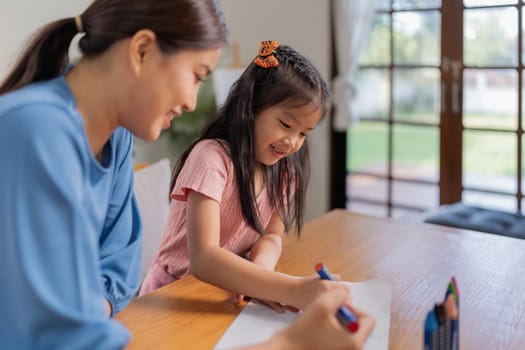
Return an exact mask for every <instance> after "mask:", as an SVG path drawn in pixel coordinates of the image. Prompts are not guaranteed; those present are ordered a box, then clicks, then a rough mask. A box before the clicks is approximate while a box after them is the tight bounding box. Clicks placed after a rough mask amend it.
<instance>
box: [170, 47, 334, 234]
mask: <svg viewBox="0 0 525 350" xmlns="http://www.w3.org/2000/svg"><path fill="white" fill-rule="evenodd" d="M274 55H275V57H276V58H277V60H278V61H279V66H278V67H275V68H262V67H259V66H258V65H255V64H254V63H251V64H250V65H249V66H248V67H247V68H246V70H245V71H244V72H243V74H242V75H241V76H240V78H239V79H238V80H237V81H236V82H235V83H234V84H233V86H232V88H231V89H230V92H229V95H228V97H227V99H226V102H225V103H224V104H223V105H222V106H220V107H219V109H218V110H217V112H216V114H215V116H214V117H213V118H212V119H211V122H210V123H209V124H208V126H207V127H206V128H205V129H204V131H203V133H202V135H201V137H200V138H199V139H198V140H197V141H195V142H194V143H193V144H192V145H191V146H190V147H189V148H188V149H186V150H185V151H184V153H183V154H182V155H181V156H180V158H179V160H178V162H177V164H176V165H175V167H174V168H173V172H172V179H171V186H170V193H171V191H173V188H174V187H175V183H176V181H177V177H178V175H179V173H180V171H181V170H182V168H183V166H184V163H185V162H186V159H187V158H188V156H189V154H190V153H191V151H192V149H193V147H194V146H195V145H196V144H197V143H198V142H199V141H201V140H204V139H217V141H218V142H219V143H220V144H221V145H222V146H223V147H224V149H225V150H226V152H227V153H228V154H229V155H230V157H231V159H232V162H233V165H234V169H235V181H236V183H237V187H238V192H239V200H240V203H241V208H242V214H243V217H244V219H245V220H246V222H247V223H248V224H249V225H250V226H251V227H253V228H254V229H255V230H256V231H257V232H259V233H260V234H263V233H264V228H263V227H262V225H261V222H260V220H259V215H258V210H257V206H256V194H255V187H254V174H255V169H256V168H257V167H258V166H260V165H259V164H258V163H257V160H256V159H255V143H254V138H255V130H254V125H255V123H254V120H255V118H256V116H257V115H258V114H259V113H260V112H261V111H262V110H263V109H266V108H268V107H271V106H276V105H287V106H291V107H300V106H303V105H306V104H308V103H312V102H313V103H315V104H317V106H318V107H319V108H321V109H322V112H323V113H322V114H323V116H324V115H325V112H326V110H327V106H328V99H329V92H328V88H327V85H326V83H325V82H324V80H323V79H322V77H321V75H320V74H319V72H318V71H317V69H316V68H315V67H314V66H313V64H312V63H311V62H310V61H309V60H308V59H307V58H305V57H304V56H302V55H301V54H299V53H298V52H297V51H295V50H294V49H292V48H291V47H289V46H286V45H280V46H279V47H278V48H277V49H276V50H275V53H274ZM263 169H264V172H263V176H264V182H265V185H266V189H267V191H268V195H269V198H270V202H271V205H272V206H273V207H275V208H277V210H278V213H279V216H280V217H281V219H282V220H283V222H284V225H285V231H286V232H289V231H290V229H291V228H292V226H293V225H294V224H295V228H296V230H297V233H298V234H300V232H301V228H302V222H303V215H304V206H305V196H306V189H307V185H308V180H309V176H310V161H309V152H308V144H307V142H305V143H304V144H303V146H302V147H301V148H300V149H299V150H298V151H297V152H295V153H294V154H292V155H290V156H288V157H286V158H283V159H281V160H279V161H278V162H277V163H276V164H274V165H272V166H264V168H263Z"/></svg>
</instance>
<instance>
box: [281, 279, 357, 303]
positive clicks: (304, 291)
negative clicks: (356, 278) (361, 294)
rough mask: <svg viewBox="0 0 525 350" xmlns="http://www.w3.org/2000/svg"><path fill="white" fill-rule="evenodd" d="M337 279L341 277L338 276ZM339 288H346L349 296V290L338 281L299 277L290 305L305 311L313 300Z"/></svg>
mask: <svg viewBox="0 0 525 350" xmlns="http://www.w3.org/2000/svg"><path fill="white" fill-rule="evenodd" d="M336 278H339V276H337V275H336ZM339 288H344V289H345V290H346V291H347V294H349V291H348V288H347V287H346V286H344V285H343V284H341V283H339V282H337V281H327V280H322V279H320V278H319V277H318V276H317V275H310V276H305V277H299V281H298V283H297V284H296V286H295V288H294V289H293V290H292V292H291V295H290V296H291V298H290V299H291V302H290V304H292V305H294V306H296V307H298V308H299V309H305V308H306V307H307V306H308V305H309V304H310V303H311V302H312V301H313V300H315V299H317V298H319V297H320V296H322V295H324V294H326V293H328V292H330V291H332V290H334V289H339Z"/></svg>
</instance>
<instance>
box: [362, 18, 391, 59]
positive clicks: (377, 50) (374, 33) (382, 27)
mask: <svg viewBox="0 0 525 350" xmlns="http://www.w3.org/2000/svg"><path fill="white" fill-rule="evenodd" d="M390 18H391V16H390V14H377V15H376V16H375V18H374V24H373V25H372V29H371V30H370V34H369V36H368V39H367V43H366V45H365V47H364V48H363V50H362V52H361V54H360V56H359V64H361V65H374V64H375V65H379V64H383V65H388V64H390V56H391V55H390Z"/></svg>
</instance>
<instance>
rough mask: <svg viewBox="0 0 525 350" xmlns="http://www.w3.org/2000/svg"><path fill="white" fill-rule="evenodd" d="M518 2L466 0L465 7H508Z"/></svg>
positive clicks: (508, 0) (509, 0)
mask: <svg viewBox="0 0 525 350" xmlns="http://www.w3.org/2000/svg"><path fill="white" fill-rule="evenodd" d="M516 3H518V0H464V2H463V4H465V6H467V7H469V6H487V5H508V4H516Z"/></svg>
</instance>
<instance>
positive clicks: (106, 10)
mask: <svg viewBox="0 0 525 350" xmlns="http://www.w3.org/2000/svg"><path fill="white" fill-rule="evenodd" d="M80 21H81V23H82V28H83V32H85V34H84V36H83V37H82V38H81V39H80V41H79V47H80V51H81V52H82V54H83V55H84V56H86V57H95V56H97V55H99V54H101V53H103V52H104V51H106V50H107V49H108V48H109V47H111V45H113V44H114V43H115V42H117V41H119V40H121V39H125V38H128V37H131V36H133V35H134V34H135V33H136V32H137V31H139V30H141V29H150V30H152V31H153V32H154V33H155V35H156V37H157V42H158V45H159V47H160V49H161V50H162V51H163V52H165V53H174V52H176V51H178V50H181V49H197V50H198V49H214V48H219V47H222V46H224V45H225V44H226V42H227V34H226V25H225V22H224V17H223V15H222V12H221V11H220V9H219V7H218V4H217V3H216V0H95V1H93V2H92V3H91V5H89V7H88V8H87V9H86V10H85V11H84V12H83V13H82V14H81V15H80ZM77 33H78V29H77V24H76V21H75V18H74V17H71V18H66V19H61V20H58V21H55V22H52V23H50V24H48V25H47V26H45V27H44V28H42V29H41V30H40V31H39V32H37V33H36V34H35V35H34V37H33V39H32V40H31V41H30V43H29V44H28V46H27V47H26V48H25V50H24V51H23V52H22V55H21V56H20V58H19V60H18V61H17V62H16V64H15V66H14V68H13V70H12V71H11V72H10V73H9V74H8V75H7V78H6V79H5V81H4V82H3V83H2V85H0V94H3V93H6V92H9V91H12V90H15V89H18V88H20V87H22V86H25V85H27V84H30V83H33V82H37V81H42V80H48V79H51V78H54V77H56V76H58V75H59V74H61V73H62V72H63V71H64V69H65V68H66V66H67V64H68V63H69V60H68V51H69V46H70V44H71V40H72V39H73V37H74V36H75V35H76V34H77Z"/></svg>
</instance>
